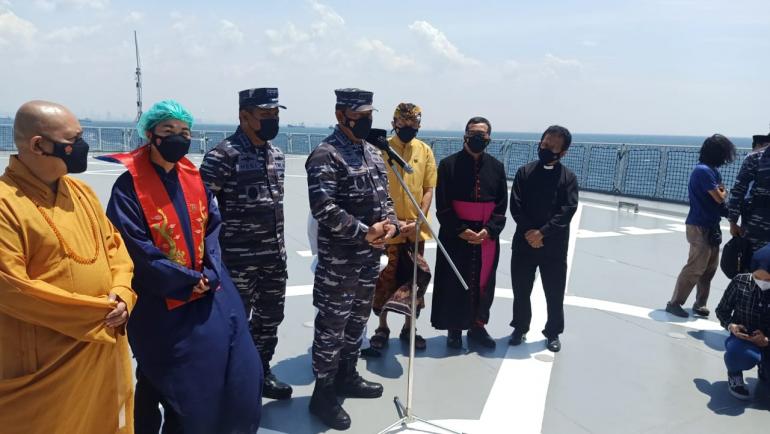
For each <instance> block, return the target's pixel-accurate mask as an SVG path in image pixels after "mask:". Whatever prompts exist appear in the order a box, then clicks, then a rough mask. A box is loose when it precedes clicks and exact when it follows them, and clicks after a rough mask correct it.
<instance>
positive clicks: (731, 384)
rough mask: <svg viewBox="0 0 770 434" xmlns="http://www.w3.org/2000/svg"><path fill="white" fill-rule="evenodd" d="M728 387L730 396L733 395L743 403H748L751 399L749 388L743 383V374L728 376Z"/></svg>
mask: <svg viewBox="0 0 770 434" xmlns="http://www.w3.org/2000/svg"><path fill="white" fill-rule="evenodd" d="M727 386H728V388H729V389H730V395H733V396H734V397H736V398H738V399H740V400H741V401H748V400H749V398H751V394H750V393H749V388H748V387H747V386H746V383H745V382H744V381H743V373H738V374H728V376H727Z"/></svg>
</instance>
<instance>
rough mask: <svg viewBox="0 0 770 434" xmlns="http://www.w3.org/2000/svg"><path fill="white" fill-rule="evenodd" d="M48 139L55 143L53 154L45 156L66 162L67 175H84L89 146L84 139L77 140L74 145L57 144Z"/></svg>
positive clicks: (44, 153) (46, 153)
mask: <svg viewBox="0 0 770 434" xmlns="http://www.w3.org/2000/svg"><path fill="white" fill-rule="evenodd" d="M46 139H47V140H48V141H50V142H53V152H52V153H48V152H43V155H46V156H49V157H56V158H61V159H62V160H64V164H65V165H66V166H67V173H83V172H85V171H86V167H87V166H88V148H89V146H88V143H86V141H85V140H83V138H82V137H81V138H79V139H77V140H75V142H74V143H72V144H69V143H57V142H55V141H53V140H51V139H49V138H47V137H46Z"/></svg>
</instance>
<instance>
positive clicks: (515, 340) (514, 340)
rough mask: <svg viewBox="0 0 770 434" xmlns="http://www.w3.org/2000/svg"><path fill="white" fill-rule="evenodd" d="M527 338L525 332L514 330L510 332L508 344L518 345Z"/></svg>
mask: <svg viewBox="0 0 770 434" xmlns="http://www.w3.org/2000/svg"><path fill="white" fill-rule="evenodd" d="M526 340H527V334H526V333H519V332H517V331H516V330H514V331H513V333H511V338H510V339H509V340H508V345H511V346H514V347H515V346H518V345H521V343H522V342H524V341H526Z"/></svg>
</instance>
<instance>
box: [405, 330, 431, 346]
mask: <svg viewBox="0 0 770 434" xmlns="http://www.w3.org/2000/svg"><path fill="white" fill-rule="evenodd" d="M398 338H399V339H401V340H402V341H404V342H406V343H407V344H408V343H409V329H408V328H406V329H403V328H402V329H401V334H399V335H398ZM427 346H428V344H427V343H426V342H425V338H423V337H422V336H420V335H418V334H417V330H415V335H414V349H415V350H424V349H425V348H427Z"/></svg>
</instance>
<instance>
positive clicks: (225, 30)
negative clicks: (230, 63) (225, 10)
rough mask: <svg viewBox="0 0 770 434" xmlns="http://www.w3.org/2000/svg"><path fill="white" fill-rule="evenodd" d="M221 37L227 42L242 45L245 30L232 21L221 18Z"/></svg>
mask: <svg viewBox="0 0 770 434" xmlns="http://www.w3.org/2000/svg"><path fill="white" fill-rule="evenodd" d="M219 24H220V28H219V37H220V38H221V39H222V40H223V41H224V42H226V43H231V44H235V45H240V44H242V43H243V39H244V36H243V32H242V31H241V29H239V28H238V26H237V25H236V24H235V23H233V22H232V21H228V20H219Z"/></svg>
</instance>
